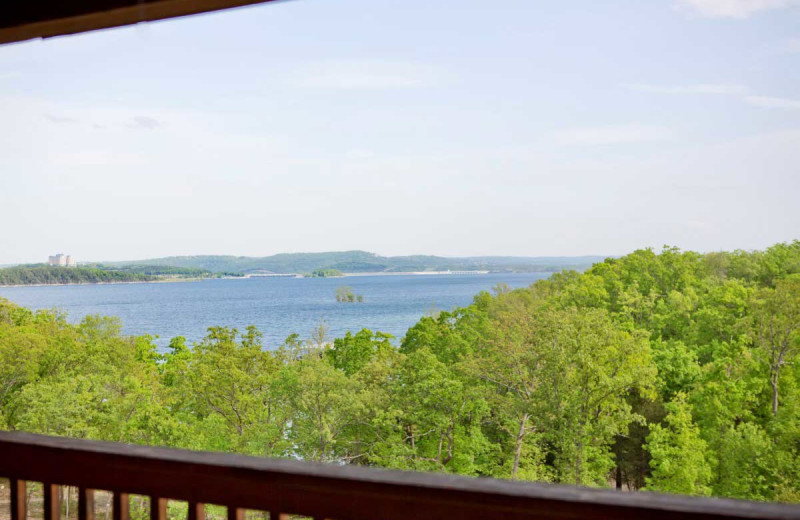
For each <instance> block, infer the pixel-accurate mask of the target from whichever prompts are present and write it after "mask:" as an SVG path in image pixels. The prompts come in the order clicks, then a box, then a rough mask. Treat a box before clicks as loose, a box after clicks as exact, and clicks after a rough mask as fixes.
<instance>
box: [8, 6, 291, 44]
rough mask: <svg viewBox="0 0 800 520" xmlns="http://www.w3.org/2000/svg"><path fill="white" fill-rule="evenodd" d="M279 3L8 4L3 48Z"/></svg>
mask: <svg viewBox="0 0 800 520" xmlns="http://www.w3.org/2000/svg"><path fill="white" fill-rule="evenodd" d="M270 1H275V0H8V1H6V2H3V5H2V7H0V44H2V43H11V42H18V41H23V40H30V39H33V38H50V37H52V36H62V35H66V34H75V33H80V32H84V31H93V30H96V29H106V28H109V27H118V26H121V25H132V24H136V23H139V22H150V21H154V20H163V19H165V18H174V17H177V16H186V15H191V14H198V13H205V12H209V11H217V10H220V9H228V8H231V7H241V6H245V5H251V4H259V3H264V2H270Z"/></svg>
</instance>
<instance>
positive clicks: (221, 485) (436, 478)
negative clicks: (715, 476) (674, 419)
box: [0, 432, 800, 520]
mask: <svg viewBox="0 0 800 520" xmlns="http://www.w3.org/2000/svg"><path fill="white" fill-rule="evenodd" d="M0 475H2V476H6V477H9V478H11V479H18V480H17V481H19V480H23V479H24V480H34V481H37V480H38V481H45V482H60V483H62V484H68V485H73V486H80V487H83V488H91V489H111V490H113V491H114V495H115V502H114V518H115V519H118V520H125V516H127V515H126V514H125V513H127V511H126V509H127V508H125V509H123V508H124V505H123V504H125V503H126V502H127V493H132V494H141V495H148V496H151V497H169V498H171V499H176V500H185V501H187V502H189V504H190V507H191V508H192V509H190V514H191V515H192V516H193V517H197V518H198V519H199V518H200V517H201V511H202V509H201V507H202V506H201V504H202V503H210V504H221V505H228V507H231V506H236V507H239V508H243V509H256V510H261V511H274V512H276V513H293V514H301V515H305V516H312V517H315V518H336V519H339V520H374V519H375V518H381V519H383V520H406V519H408V518H418V519H430V520H432V519H459V518H460V519H464V520H477V519H482V518H504V519H510V520H513V519H519V520H565V519H574V520H578V519H583V520H600V519H604V520H605V519H608V518H616V519H631V520H632V519H641V518H647V519H648V520H667V519H669V520H676V519H679V520H680V519H683V520H700V519H718V520H722V519H746V518H747V519H754V518H762V519H774V520H777V519H784V520H800V506H789V505H783V504H765V503H757V502H748V501H744V500H727V499H712V498H699V497H687V496H678V495H663V494H659V493H622V492H618V491H614V490H610V489H589V488H583V487H575V486H555V485H542V484H533V483H526V482H512V481H503V480H495V479H488V478H486V479H478V478H467V477H457V476H453V475H439V474H431V473H417V472H405V471H387V470H380V469H375V468H365V467H356V466H339V465H326V464H316V463H310V462H300V461H295V460H278V459H267V458H258V457H246V456H242V455H232V454H226V453H205V452H195V451H185V450H175V449H166V448H154V447H148V446H131V445H125V444H118V443H110V442H97V441H84V440H76V439H66V438H61V437H46V436H41V435H33V434H26V433H17V432H0ZM123 490H124V491H123ZM117 497H119V498H117ZM120 506H121V507H120Z"/></svg>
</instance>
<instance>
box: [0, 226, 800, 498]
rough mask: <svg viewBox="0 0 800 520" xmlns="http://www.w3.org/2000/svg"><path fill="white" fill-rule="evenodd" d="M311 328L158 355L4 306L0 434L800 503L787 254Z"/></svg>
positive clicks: (797, 315) (111, 335)
mask: <svg viewBox="0 0 800 520" xmlns="http://www.w3.org/2000/svg"><path fill="white" fill-rule="evenodd" d="M326 330H327V329H326V326H325V324H324V322H323V323H321V324H320V327H319V329H318V330H317V331H315V332H314V333H313V334H312V337H311V338H309V339H308V340H303V339H302V338H301V337H300V336H299V335H297V334H293V335H291V336H290V337H289V338H287V340H286V343H285V345H283V346H282V347H280V348H279V349H277V350H268V349H266V348H265V347H264V345H262V343H261V334H260V333H259V331H258V330H256V329H255V328H254V327H248V328H247V329H246V330H245V331H238V330H236V329H232V328H228V327H211V328H209V329H208V334H207V336H206V337H205V338H204V339H203V340H202V341H199V342H196V343H195V344H193V345H187V343H186V341H185V340H184V339H183V338H180V337H178V338H174V339H173V340H172V341H171V342H170V345H169V347H168V348H167V349H166V350H165V351H162V352H159V351H157V349H156V347H155V344H154V342H153V339H152V338H151V337H149V336H140V337H128V336H124V335H123V334H122V333H121V327H120V324H119V322H118V321H117V320H115V319H113V318H104V317H97V316H90V317H87V318H85V319H84V320H83V321H81V323H79V324H75V325H73V324H69V323H68V322H67V321H66V319H65V317H64V316H63V315H61V314H59V313H57V312H32V311H30V310H27V309H24V308H21V307H18V306H16V305H14V304H13V303H10V302H8V301H5V300H0V427H2V428H5V429H12V430H27V431H34V432H42V433H48V434H53V435H68V436H73V437H80V438H93V439H107V440H113V441H122V442H132V443H141V444H156V445H165V446H177V447H184V448H191V449H203V450H221V451H231V452H238V453H247V454H252V455H262V456H274V457H292V458H302V459H307V460H318V461H326V462H335V463H347V464H362V465H373V466H382V467H391V468H403V469H414V470H425V471H441V472H451V473H460V474H466V475H475V476H495V477H502V478H515V479H526V480H536V481H549V482H562V483H570V484H580V485H589V486H613V485H616V486H618V487H628V488H630V489H647V490H654V491H666V492H674V493H689V494H701V495H706V494H710V495H715V496H729V497H739V498H747V499H754V500H782V501H796V502H797V501H800V365H798V356H800V242H798V241H795V242H792V243H788V244H778V245H776V246H773V247H771V248H769V249H767V250H765V251H759V252H745V251H735V252H732V253H723V252H720V253H711V254H697V253H692V252H681V251H678V250H677V249H674V248H665V249H664V250H663V251H661V252H660V253H656V252H654V251H651V250H641V251H636V252H634V253H631V254H630V255H627V256H625V257H622V258H618V259H608V260H606V261H604V262H602V263H599V264H596V265H594V266H593V267H592V268H591V269H589V270H588V271H586V272H584V273H582V274H581V273H576V272H563V273H558V274H555V275H553V276H552V277H550V278H549V279H547V280H542V281H539V282H537V283H535V284H534V285H532V286H531V287H529V288H525V289H518V290H513V291H512V290H509V289H508V288H506V287H498V288H497V289H496V291H495V294H489V293H481V294H479V295H477V296H476V297H475V300H474V303H473V304H472V305H470V306H468V307H465V308H460V309H453V310H452V311H446V312H440V313H438V314H436V315H432V316H426V317H423V318H421V319H420V320H419V322H418V323H417V324H416V325H414V326H413V327H412V328H411V329H409V330H408V332H407V334H406V335H405V337H404V338H401V339H400V340H399V341H397V342H395V341H394V338H392V337H391V336H389V335H386V334H383V333H380V332H373V331H370V330H366V329H364V330H361V331H358V332H356V333H347V334H346V335H345V336H344V337H341V338H335V339H334V340H333V341H332V342H331V341H328V340H327V339H326V338H325V334H326Z"/></svg>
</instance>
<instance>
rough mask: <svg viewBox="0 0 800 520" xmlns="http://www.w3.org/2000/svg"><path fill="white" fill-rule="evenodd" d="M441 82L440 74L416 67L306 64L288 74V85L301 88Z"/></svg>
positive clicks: (389, 86)
mask: <svg viewBox="0 0 800 520" xmlns="http://www.w3.org/2000/svg"><path fill="white" fill-rule="evenodd" d="M441 79H442V75H441V73H440V72H439V71H436V70H434V69H433V68H431V67H428V66H425V65H421V64H416V63H405V62H383V61H332V62H321V63H311V64H308V65H306V66H305V67H303V68H301V69H299V70H296V71H294V72H293V73H292V74H290V75H289V80H288V82H289V84H290V85H291V86H294V87H301V88H320V89H334V90H369V89H406V88H421V87H431V86H435V85H437V84H439V83H441Z"/></svg>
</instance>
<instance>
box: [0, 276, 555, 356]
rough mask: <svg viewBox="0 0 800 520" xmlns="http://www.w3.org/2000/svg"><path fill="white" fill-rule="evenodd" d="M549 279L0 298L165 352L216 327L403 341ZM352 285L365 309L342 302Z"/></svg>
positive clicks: (362, 280) (186, 287)
mask: <svg viewBox="0 0 800 520" xmlns="http://www.w3.org/2000/svg"><path fill="white" fill-rule="evenodd" d="M548 276H549V273H492V274H485V275H474V274H473V275H456V274H444V275H395V276H354V277H347V278H248V279H240V280H236V279H214V280H203V281H199V282H174V283H141V284H113V285H68V286H44V287H0V297H3V298H7V299H9V300H11V301H13V302H15V303H18V304H20V305H23V306H25V307H29V308H32V309H52V308H58V309H60V310H63V311H65V312H67V314H68V315H69V320H70V321H72V322H77V321H80V320H81V319H82V318H83V317H84V316H86V315H89V314H101V315H105V316H118V317H119V318H121V320H122V324H123V329H124V331H125V332H126V333H127V334H144V333H148V334H153V335H157V336H159V339H158V340H157V343H158V344H159V345H160V346H164V345H166V344H167V343H169V339H170V338H172V337H175V336H185V337H186V338H187V339H189V340H190V341H196V340H199V339H200V338H202V337H203V336H204V335H205V333H206V329H207V328H208V327H211V326H218V325H226V326H231V327H236V328H237V329H239V330H244V328H245V327H246V326H248V325H255V326H256V327H258V329H259V330H261V332H263V333H264V343H265V344H266V345H267V346H268V347H270V348H275V347H277V346H278V345H280V344H282V343H283V340H284V339H286V337H287V336H288V335H289V334H292V333H294V332H296V333H298V334H300V336H301V337H303V338H307V337H309V336H310V333H311V330H312V329H313V328H314V327H315V326H316V325H318V324H319V322H320V320H322V319H324V320H325V321H326V323H327V324H328V326H329V327H330V329H329V336H330V337H339V336H342V335H343V334H344V333H345V332H346V331H347V330H351V331H353V332H356V331H358V330H361V328H363V327H366V328H369V329H372V330H374V331H376V330H380V331H383V332H388V333H390V334H393V335H394V336H396V337H397V338H398V339H399V338H401V337H402V336H403V335H404V334H405V332H406V331H407V330H408V328H409V327H410V326H412V325H414V324H415V323H416V322H417V321H418V320H419V319H420V317H422V316H424V315H425V313H426V312H428V311H429V310H430V309H431V307H432V306H433V307H435V308H436V309H437V310H442V309H445V310H449V309H452V308H453V307H458V306H465V305H469V304H470V303H471V302H472V298H473V296H474V295H476V294H478V293H479V292H480V291H484V290H491V288H492V287H494V286H495V285H496V284H498V283H505V284H508V285H509V286H510V287H525V286H528V285H530V284H531V283H533V282H534V281H536V280H538V279H541V278H546V277H548ZM341 285H348V286H350V287H352V288H353V292H355V293H356V294H361V295H363V296H364V303H337V302H336V299H335V293H336V288H337V287H339V286H341Z"/></svg>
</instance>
